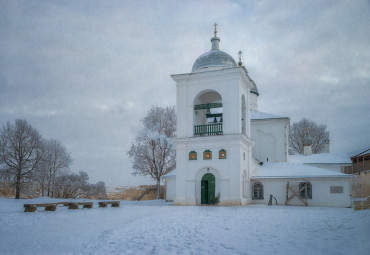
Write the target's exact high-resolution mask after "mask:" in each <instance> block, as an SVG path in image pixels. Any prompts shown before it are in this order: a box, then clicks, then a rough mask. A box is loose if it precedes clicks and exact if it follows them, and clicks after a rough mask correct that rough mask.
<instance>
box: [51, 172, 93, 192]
mask: <svg viewBox="0 0 370 255" xmlns="http://www.w3.org/2000/svg"><path fill="white" fill-rule="evenodd" d="M88 180H89V175H88V174H87V173H86V172H84V171H80V172H79V173H78V174H75V173H71V174H67V173H65V174H61V175H59V176H57V177H56V178H55V185H54V191H53V192H54V194H55V197H63V198H76V197H77V196H78V195H79V194H83V193H84V190H86V188H87V187H88V185H89V184H88V182H87V181H88Z"/></svg>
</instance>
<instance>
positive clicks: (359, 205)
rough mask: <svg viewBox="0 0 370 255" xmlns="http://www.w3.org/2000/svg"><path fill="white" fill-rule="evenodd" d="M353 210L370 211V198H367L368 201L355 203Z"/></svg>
mask: <svg viewBox="0 0 370 255" xmlns="http://www.w3.org/2000/svg"><path fill="white" fill-rule="evenodd" d="M353 208H354V209H355V210H364V209H370V197H367V199H366V200H362V201H354V207H353Z"/></svg>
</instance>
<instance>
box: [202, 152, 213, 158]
mask: <svg viewBox="0 0 370 255" xmlns="http://www.w3.org/2000/svg"><path fill="white" fill-rule="evenodd" d="M203 159H205V160H207V159H212V152H211V151H210V150H206V151H204V152H203Z"/></svg>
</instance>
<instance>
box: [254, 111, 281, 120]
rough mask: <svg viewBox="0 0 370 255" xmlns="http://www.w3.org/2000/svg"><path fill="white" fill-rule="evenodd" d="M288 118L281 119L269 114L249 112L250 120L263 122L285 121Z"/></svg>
mask: <svg viewBox="0 0 370 255" xmlns="http://www.w3.org/2000/svg"><path fill="white" fill-rule="evenodd" d="M287 118H288V117H282V116H278V115H273V114H270V113H265V112H259V111H253V110H251V120H265V119H287Z"/></svg>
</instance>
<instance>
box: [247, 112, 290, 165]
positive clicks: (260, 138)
mask: <svg viewBox="0 0 370 255" xmlns="http://www.w3.org/2000/svg"><path fill="white" fill-rule="evenodd" d="M288 135H289V119H288V118H283V119H263V120H252V121H251V139H252V140H254V141H255V142H256V145H255V146H254V148H253V152H252V156H253V157H255V158H256V159H258V160H259V161H261V162H266V161H267V159H268V161H270V162H272V161H280V162H285V161H287V155H288Z"/></svg>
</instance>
